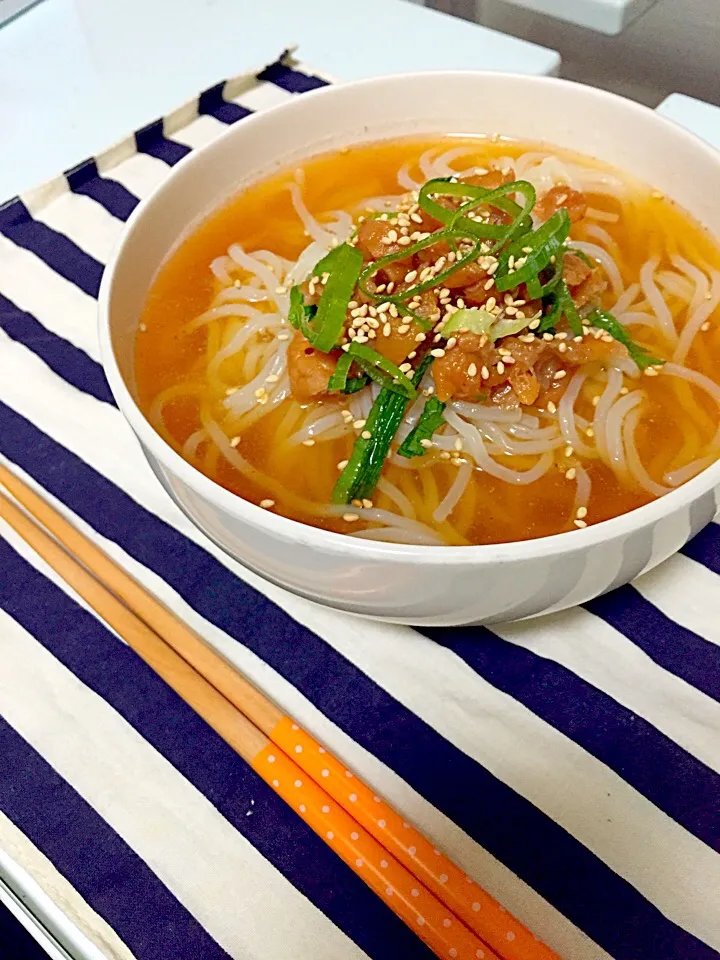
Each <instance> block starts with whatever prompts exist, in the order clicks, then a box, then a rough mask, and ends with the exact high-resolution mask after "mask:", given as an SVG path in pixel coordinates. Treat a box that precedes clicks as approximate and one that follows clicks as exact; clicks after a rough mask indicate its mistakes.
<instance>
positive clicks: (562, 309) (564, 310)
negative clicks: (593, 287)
mask: <svg viewBox="0 0 720 960" xmlns="http://www.w3.org/2000/svg"><path fill="white" fill-rule="evenodd" d="M548 299H549V300H550V302H551V303H552V309H551V310H550V313H548V314H546V315H545V316H544V317H543V318H542V321H541V323H540V326H539V327H538V331H537V332H538V333H546V332H547V331H549V330H554V329H555V327H556V326H557V325H558V323H559V322H560V320H561V319H562V318H563V316H564V317H565V319H566V320H567V322H568V324H569V325H570V329H571V330H572V332H573V333H574V334H575V336H576V337H581V336H582V332H583V323H582V319H581V318H580V314H579V313H578V312H577V307H576V306H575V302H574V300H573V298H572V295H571V293H570V291H569V290H568V285H567V284H566V283H565V281H564V280H561V281H560V282H559V283H558V285H557V286H556V287H555V289H554V290H553V291H552V293H551V294H550V296H549V298H548Z"/></svg>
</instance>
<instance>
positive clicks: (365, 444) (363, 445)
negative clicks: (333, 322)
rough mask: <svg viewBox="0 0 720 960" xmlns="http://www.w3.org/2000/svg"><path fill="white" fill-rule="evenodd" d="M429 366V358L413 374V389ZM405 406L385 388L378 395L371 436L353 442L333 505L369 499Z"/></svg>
mask: <svg viewBox="0 0 720 960" xmlns="http://www.w3.org/2000/svg"><path fill="white" fill-rule="evenodd" d="M361 346H362V344H361ZM432 362H433V358H432V357H431V356H430V355H429V354H428V356H426V357H425V358H424V360H423V361H422V363H421V364H420V366H419V367H418V368H417V370H416V371H415V375H414V376H413V379H412V384H413V387H418V386H419V385H420V383H421V382H422V378H423V377H424V376H425V371H426V370H427V369H428V367H429V366H430V364H431V363H432ZM408 402H409V401H408V399H407V397H404V396H402V394H399V393H393V391H392V390H389V389H388V388H387V387H383V389H382V390H381V391H380V393H379V394H378V395H377V397H376V399H375V403H373V405H372V407H371V409H370V413H369V415H368V418H367V421H366V423H365V429H364V430H363V433H369V434H370V436H369V437H363V436H359V437H358V438H357V440H356V441H355V445H354V447H353V450H352V454H351V455H350V459H349V460H348V462H347V466H346V467H345V469H344V470H343V472H342V473H341V474H340V476H339V478H338V481H337V483H336V484H335V489H334V490H333V495H332V499H333V503H350V501H351V500H364V499H367V498H369V497H371V496H372V494H373V492H374V490H375V487H376V486H377V482H378V480H379V479H380V474H381V473H382V468H383V465H384V463H385V458H386V457H387V454H388V451H389V449H390V444H391V443H392V440H393V437H394V436H395V434H396V433H397V431H398V427H399V426H400V424H401V423H402V421H403V417H404V416H405V410H406V409H407V405H408Z"/></svg>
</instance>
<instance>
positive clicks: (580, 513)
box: [575, 507, 587, 520]
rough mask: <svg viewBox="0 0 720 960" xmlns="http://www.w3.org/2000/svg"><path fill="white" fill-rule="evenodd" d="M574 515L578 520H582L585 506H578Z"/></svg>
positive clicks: (585, 509) (585, 511)
mask: <svg viewBox="0 0 720 960" xmlns="http://www.w3.org/2000/svg"><path fill="white" fill-rule="evenodd" d="M575 516H576V517H577V518H578V520H584V518H585V517H586V516H587V507H578V508H577V512H576V513H575Z"/></svg>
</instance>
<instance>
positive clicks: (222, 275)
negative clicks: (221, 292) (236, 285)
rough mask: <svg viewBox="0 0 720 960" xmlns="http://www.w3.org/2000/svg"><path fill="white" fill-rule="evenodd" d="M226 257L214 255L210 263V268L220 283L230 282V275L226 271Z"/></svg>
mask: <svg viewBox="0 0 720 960" xmlns="http://www.w3.org/2000/svg"><path fill="white" fill-rule="evenodd" d="M227 264H228V258H227V257H215V259H214V260H213V261H212V262H211V263H210V269H211V270H212V272H213V273H214V274H215V276H216V277H217V278H218V280H219V281H220V283H228V284H230V283H232V282H233V280H232V277H231V276H230V274H229V273H228V268H227Z"/></svg>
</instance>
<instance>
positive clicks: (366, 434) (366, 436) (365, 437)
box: [360, 430, 372, 440]
mask: <svg viewBox="0 0 720 960" xmlns="http://www.w3.org/2000/svg"><path fill="white" fill-rule="evenodd" d="M360 436H361V437H362V438H363V440H370V438H371V437H372V434H371V433H370V431H369V430H363V432H362V433H361V434H360Z"/></svg>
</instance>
